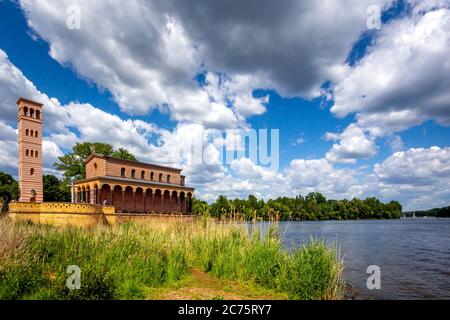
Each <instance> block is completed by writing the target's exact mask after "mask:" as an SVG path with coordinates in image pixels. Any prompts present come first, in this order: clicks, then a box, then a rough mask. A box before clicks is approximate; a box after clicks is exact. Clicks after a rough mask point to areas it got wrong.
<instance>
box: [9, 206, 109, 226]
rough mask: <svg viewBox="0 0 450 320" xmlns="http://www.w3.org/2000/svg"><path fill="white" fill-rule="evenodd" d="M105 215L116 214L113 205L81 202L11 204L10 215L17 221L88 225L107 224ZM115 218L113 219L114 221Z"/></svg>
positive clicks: (58, 224) (59, 224)
mask: <svg viewBox="0 0 450 320" xmlns="http://www.w3.org/2000/svg"><path fill="white" fill-rule="evenodd" d="M105 215H109V216H113V215H115V208H114V207H113V206H101V205H92V204H80V203H54V202H46V203H28V202H12V203H10V204H9V217H10V218H11V219H13V220H16V221H31V222H33V223H37V224H50V225H57V226H76V227H88V226H93V225H97V224H107V223H109V222H108V219H107V218H106V216H105ZM114 221H115V219H111V222H114Z"/></svg>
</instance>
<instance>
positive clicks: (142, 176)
mask: <svg viewBox="0 0 450 320" xmlns="http://www.w3.org/2000/svg"><path fill="white" fill-rule="evenodd" d="M141 179H142V180H145V171H141Z"/></svg>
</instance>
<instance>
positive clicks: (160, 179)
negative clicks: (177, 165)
mask: <svg viewBox="0 0 450 320" xmlns="http://www.w3.org/2000/svg"><path fill="white" fill-rule="evenodd" d="M159 182H162V173H160V174H159Z"/></svg>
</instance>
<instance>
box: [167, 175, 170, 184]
mask: <svg viewBox="0 0 450 320" xmlns="http://www.w3.org/2000/svg"><path fill="white" fill-rule="evenodd" d="M167 182H168V183H170V174H168V175H167Z"/></svg>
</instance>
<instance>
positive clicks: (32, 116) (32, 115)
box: [30, 109, 34, 118]
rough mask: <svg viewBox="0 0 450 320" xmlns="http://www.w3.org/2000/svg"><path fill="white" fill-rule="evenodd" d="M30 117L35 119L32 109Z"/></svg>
mask: <svg viewBox="0 0 450 320" xmlns="http://www.w3.org/2000/svg"><path fill="white" fill-rule="evenodd" d="M30 117H31V118H34V109H30Z"/></svg>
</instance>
